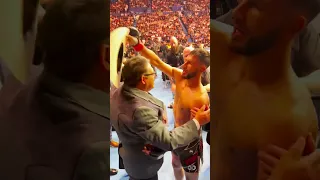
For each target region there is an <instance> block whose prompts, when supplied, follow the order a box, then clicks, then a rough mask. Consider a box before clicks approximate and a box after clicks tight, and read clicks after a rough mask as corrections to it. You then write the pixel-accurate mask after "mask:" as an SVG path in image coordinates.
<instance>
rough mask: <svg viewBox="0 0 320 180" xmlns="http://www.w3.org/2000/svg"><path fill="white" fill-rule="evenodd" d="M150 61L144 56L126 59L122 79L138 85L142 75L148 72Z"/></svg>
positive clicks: (127, 83) (131, 84)
mask: <svg viewBox="0 0 320 180" xmlns="http://www.w3.org/2000/svg"><path fill="white" fill-rule="evenodd" d="M148 63H149V61H148V60H147V59H146V58H145V57H142V56H135V57H132V58H130V59H129V60H127V61H126V63H125V65H124V66H123V69H122V74H121V76H122V80H123V81H124V84H125V85H128V86H130V87H136V86H137V85H138V83H139V82H140V80H141V76H142V75H143V74H144V73H146V72H147V65H148Z"/></svg>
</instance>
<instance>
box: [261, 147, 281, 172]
mask: <svg viewBox="0 0 320 180" xmlns="http://www.w3.org/2000/svg"><path fill="white" fill-rule="evenodd" d="M258 157H259V160H260V162H261V163H262V165H263V167H265V168H266V169H268V170H269V172H270V173H271V171H272V169H273V168H274V167H275V166H276V165H277V163H278V161H279V159H280V158H277V157H274V156H273V155H271V154H268V153H266V152H263V151H260V152H259V154H258Z"/></svg>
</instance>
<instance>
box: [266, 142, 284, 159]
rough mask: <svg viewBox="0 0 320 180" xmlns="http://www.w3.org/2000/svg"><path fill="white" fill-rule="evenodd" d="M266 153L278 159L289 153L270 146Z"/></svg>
mask: <svg viewBox="0 0 320 180" xmlns="http://www.w3.org/2000/svg"><path fill="white" fill-rule="evenodd" d="M265 152H266V153H268V154H271V155H273V156H274V157H276V158H277V159H280V158H281V157H282V156H283V155H284V154H285V153H287V152H288V151H287V150H285V149H283V148H280V147H278V146H274V145H269V146H268V147H267V148H266V150H265Z"/></svg>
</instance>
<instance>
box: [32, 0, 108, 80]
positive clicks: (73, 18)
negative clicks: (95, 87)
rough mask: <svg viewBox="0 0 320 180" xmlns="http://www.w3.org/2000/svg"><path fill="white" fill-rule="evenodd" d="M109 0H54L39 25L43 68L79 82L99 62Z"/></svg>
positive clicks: (106, 23) (106, 30)
mask: <svg viewBox="0 0 320 180" xmlns="http://www.w3.org/2000/svg"><path fill="white" fill-rule="evenodd" d="M108 17H109V2H108V1H106V0H55V1H54V2H53V3H52V4H50V6H49V7H48V9H47V11H46V14H45V16H44V17H43V20H42V22H41V23H40V24H39V32H38V38H39V44H40V46H41V48H42V49H43V51H44V52H45V57H44V67H45V70H46V71H49V72H50V73H52V74H54V75H56V76H58V77H60V78H62V79H64V80H68V81H72V82H81V81H83V80H84V77H85V76H86V75H87V74H88V73H90V71H91V70H92V68H93V67H94V66H95V65H97V64H98V63H100V60H101V48H102V45H103V44H105V41H106V39H109V36H110V31H109V18H108Z"/></svg>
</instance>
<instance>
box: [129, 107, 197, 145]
mask: <svg viewBox="0 0 320 180" xmlns="http://www.w3.org/2000/svg"><path fill="white" fill-rule="evenodd" d="M199 128H200V127H197V124H196V123H195V121H189V122H187V123H186V124H184V125H182V126H180V127H177V128H175V129H174V130H172V131H169V130H168V129H167V127H166V126H165V124H163V123H162V121H161V120H160V119H159V118H158V113H157V112H156V111H154V110H153V109H150V108H148V107H139V108H138V109H136V111H135V113H134V125H133V128H132V130H133V131H135V132H136V133H137V134H138V135H140V136H141V137H142V138H143V139H145V140H146V141H148V142H151V144H152V145H154V146H156V147H158V148H161V149H163V150H167V151H171V150H174V149H176V148H178V147H181V146H185V145H187V144H189V143H190V142H192V141H193V140H194V139H196V138H198V137H199V135H198V129H199Z"/></svg>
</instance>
